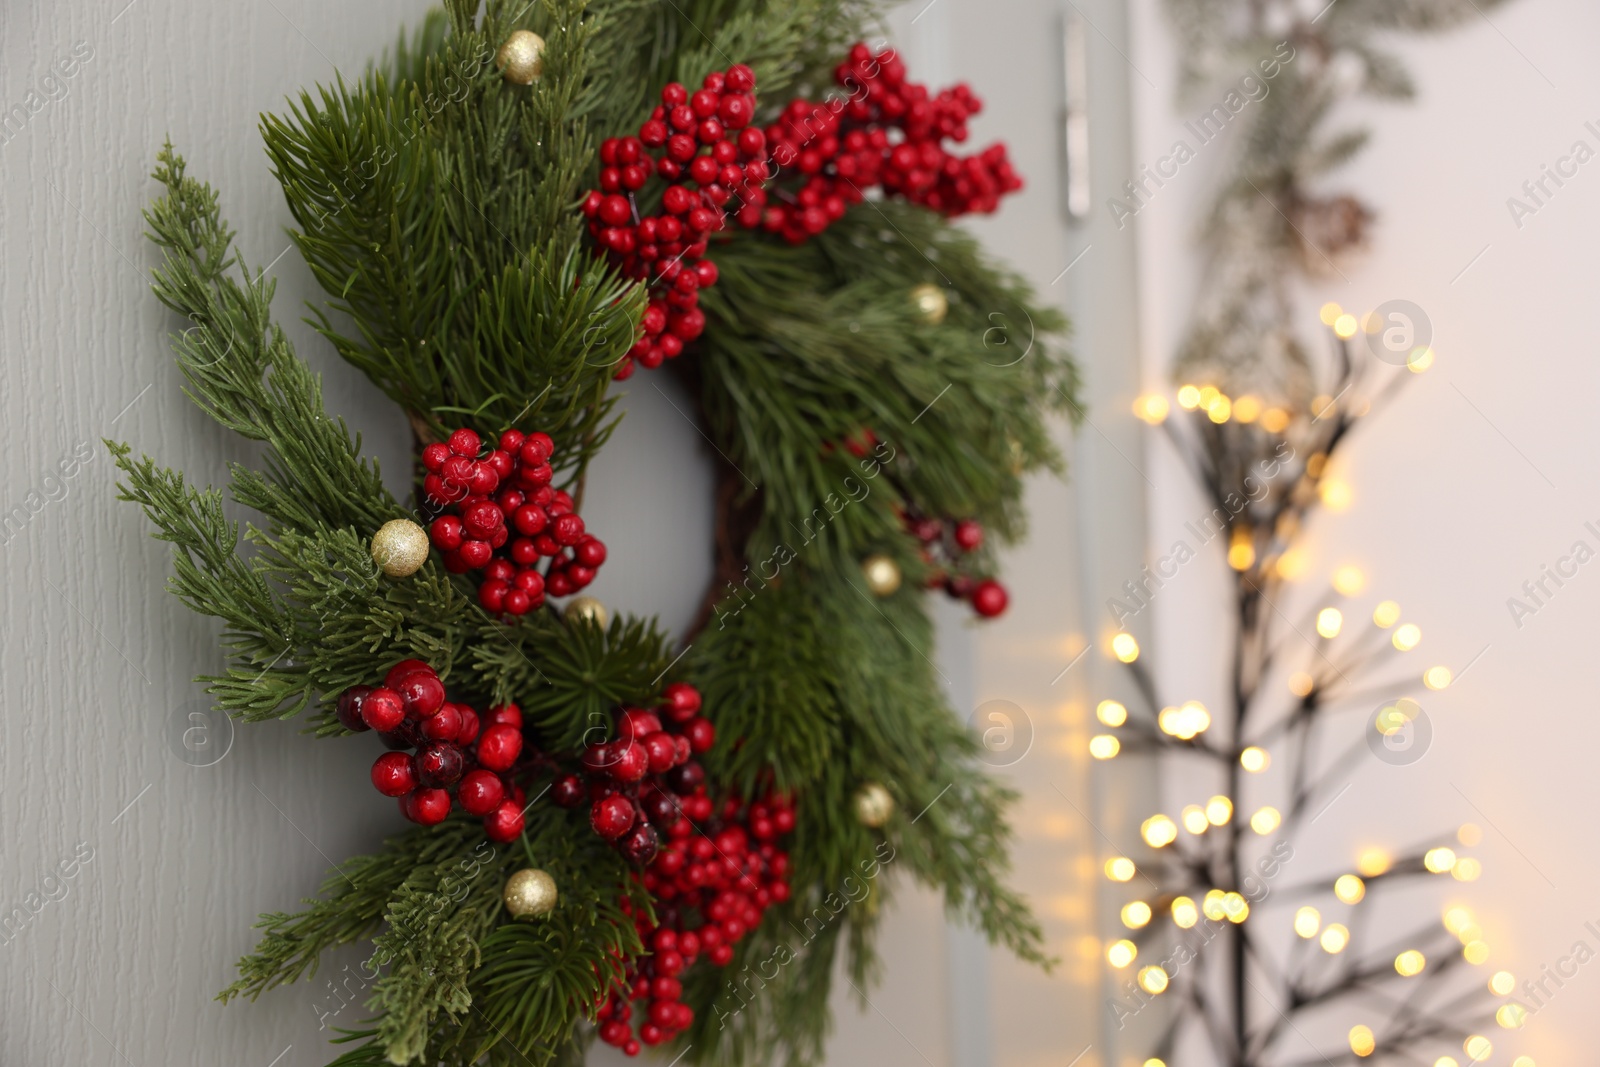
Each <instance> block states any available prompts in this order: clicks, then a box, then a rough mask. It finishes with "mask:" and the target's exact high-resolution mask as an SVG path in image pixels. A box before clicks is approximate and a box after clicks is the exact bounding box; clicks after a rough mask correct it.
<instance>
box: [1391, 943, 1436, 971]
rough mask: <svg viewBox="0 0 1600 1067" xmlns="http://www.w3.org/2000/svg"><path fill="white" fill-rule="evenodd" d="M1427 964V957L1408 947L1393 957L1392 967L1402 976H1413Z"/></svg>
mask: <svg viewBox="0 0 1600 1067" xmlns="http://www.w3.org/2000/svg"><path fill="white" fill-rule="evenodd" d="M1427 965H1428V959H1427V957H1426V956H1424V955H1423V954H1422V953H1420V952H1418V951H1417V950H1416V949H1414V948H1408V949H1406V950H1405V951H1404V952H1402V953H1400V955H1398V956H1396V957H1395V958H1394V969H1395V971H1396V972H1397V973H1398V974H1399V975H1400V977H1402V978H1415V977H1416V976H1417V975H1419V974H1421V973H1422V969H1423V968H1424V967H1426V966H1427Z"/></svg>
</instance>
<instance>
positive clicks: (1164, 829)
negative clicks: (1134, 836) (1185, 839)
mask: <svg viewBox="0 0 1600 1067" xmlns="http://www.w3.org/2000/svg"><path fill="white" fill-rule="evenodd" d="M1139 835H1140V836H1141V837H1143V838H1144V843H1145V844H1147V845H1149V846H1150V847H1151V848H1165V847H1166V846H1167V845H1170V844H1172V842H1174V841H1176V840H1177V839H1178V825H1177V824H1176V823H1174V822H1173V821H1172V820H1171V819H1169V818H1167V817H1166V816H1165V815H1152V816H1150V817H1149V818H1148V819H1146V820H1145V821H1144V822H1143V824H1141V825H1140V827H1139Z"/></svg>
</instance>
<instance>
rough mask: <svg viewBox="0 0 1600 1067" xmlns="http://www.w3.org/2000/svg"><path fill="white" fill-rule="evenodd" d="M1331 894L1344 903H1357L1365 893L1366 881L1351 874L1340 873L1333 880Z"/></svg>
mask: <svg viewBox="0 0 1600 1067" xmlns="http://www.w3.org/2000/svg"><path fill="white" fill-rule="evenodd" d="M1333 895H1334V896H1336V897H1338V898H1339V899H1340V900H1342V901H1344V902H1345V903H1346V904H1359V903H1361V900H1362V898H1363V897H1365V896H1366V895H1367V883H1365V882H1363V881H1362V880H1361V879H1360V878H1357V877H1356V876H1355V875H1353V874H1341V875H1340V876H1339V877H1338V878H1336V879H1334V881H1333Z"/></svg>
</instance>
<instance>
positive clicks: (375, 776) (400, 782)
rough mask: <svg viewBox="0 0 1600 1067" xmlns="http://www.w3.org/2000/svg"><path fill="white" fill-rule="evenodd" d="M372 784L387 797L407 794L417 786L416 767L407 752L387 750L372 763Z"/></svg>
mask: <svg viewBox="0 0 1600 1067" xmlns="http://www.w3.org/2000/svg"><path fill="white" fill-rule="evenodd" d="M372 784H373V786H374V787H375V788H376V789H377V790H378V792H380V793H382V794H383V795H384V796H386V797H399V796H405V795H406V794H407V793H409V792H411V791H412V790H413V789H415V788H416V787H417V773H416V768H414V767H413V766H412V765H411V756H410V755H409V754H407V753H405V752H385V753H384V754H383V755H381V756H379V757H378V758H377V759H376V760H375V761H373V764H372Z"/></svg>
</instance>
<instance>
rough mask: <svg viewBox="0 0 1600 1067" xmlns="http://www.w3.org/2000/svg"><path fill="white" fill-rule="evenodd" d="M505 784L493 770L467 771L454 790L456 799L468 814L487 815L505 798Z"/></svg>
mask: <svg viewBox="0 0 1600 1067" xmlns="http://www.w3.org/2000/svg"><path fill="white" fill-rule="evenodd" d="M505 794H506V790H505V786H504V785H502V784H501V782H500V776H499V775H498V774H495V773H494V772H493V771H484V770H477V771H468V772H467V774H466V776H465V777H464V778H462V779H461V786H460V788H458V789H457V790H456V799H457V800H459V801H460V802H461V807H462V808H463V809H464V810H465V811H466V813H467V814H468V815H487V814H489V813H490V812H491V811H493V810H494V809H495V808H498V807H499V806H500V802H501V801H502V800H504V799H505Z"/></svg>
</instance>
